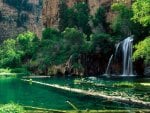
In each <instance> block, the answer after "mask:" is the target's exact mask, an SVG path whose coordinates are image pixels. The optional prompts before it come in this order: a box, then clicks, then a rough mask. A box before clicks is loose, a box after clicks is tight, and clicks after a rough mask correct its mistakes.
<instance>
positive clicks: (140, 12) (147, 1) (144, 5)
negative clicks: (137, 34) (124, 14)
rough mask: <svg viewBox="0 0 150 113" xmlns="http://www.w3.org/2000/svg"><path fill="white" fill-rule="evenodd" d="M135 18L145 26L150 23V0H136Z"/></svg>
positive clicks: (134, 4) (134, 6) (134, 5)
mask: <svg viewBox="0 0 150 113" xmlns="http://www.w3.org/2000/svg"><path fill="white" fill-rule="evenodd" d="M132 10H133V14H134V16H133V18H132V19H133V20H134V21H135V22H139V23H141V24H142V25H143V26H148V25H150V0H136V1H135V2H134V3H133V5H132Z"/></svg>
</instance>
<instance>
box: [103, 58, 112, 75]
mask: <svg viewBox="0 0 150 113" xmlns="http://www.w3.org/2000/svg"><path fill="white" fill-rule="evenodd" d="M112 58H113V55H111V57H110V58H109V62H108V65H107V68H106V72H105V74H106V75H108V74H110V71H109V68H110V64H111V62H112Z"/></svg>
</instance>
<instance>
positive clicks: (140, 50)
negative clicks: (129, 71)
mask: <svg viewBox="0 0 150 113" xmlns="http://www.w3.org/2000/svg"><path fill="white" fill-rule="evenodd" d="M135 49H136V51H135V52H134V54H133V59H134V60H137V59H140V58H141V59H144V61H145V64H150V36H149V37H147V38H145V40H143V41H141V42H139V43H138V44H137V45H135Z"/></svg>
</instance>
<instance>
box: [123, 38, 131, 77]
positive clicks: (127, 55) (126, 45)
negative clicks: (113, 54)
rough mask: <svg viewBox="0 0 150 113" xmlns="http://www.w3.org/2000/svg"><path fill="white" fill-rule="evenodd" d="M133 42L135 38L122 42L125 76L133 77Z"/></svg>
mask: <svg viewBox="0 0 150 113" xmlns="http://www.w3.org/2000/svg"><path fill="white" fill-rule="evenodd" d="M132 42H133V37H127V38H126V39H125V40H123V42H122V52H123V75H122V76H126V75H133V66H132Z"/></svg>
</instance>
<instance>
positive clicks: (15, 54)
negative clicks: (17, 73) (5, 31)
mask: <svg viewBox="0 0 150 113" xmlns="http://www.w3.org/2000/svg"><path fill="white" fill-rule="evenodd" d="M20 59H21V52H20V51H17V48H16V40H14V39H7V40H5V41H4V42H3V44H2V45H1V46H0V66H1V67H7V66H8V67H9V66H12V67H13V66H16V65H19V64H20Z"/></svg>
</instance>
